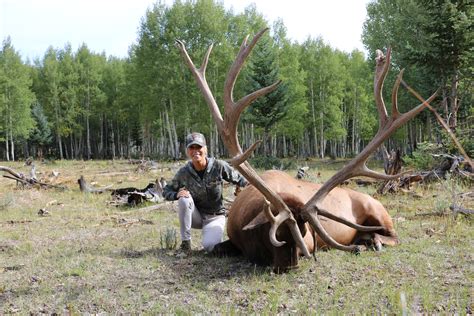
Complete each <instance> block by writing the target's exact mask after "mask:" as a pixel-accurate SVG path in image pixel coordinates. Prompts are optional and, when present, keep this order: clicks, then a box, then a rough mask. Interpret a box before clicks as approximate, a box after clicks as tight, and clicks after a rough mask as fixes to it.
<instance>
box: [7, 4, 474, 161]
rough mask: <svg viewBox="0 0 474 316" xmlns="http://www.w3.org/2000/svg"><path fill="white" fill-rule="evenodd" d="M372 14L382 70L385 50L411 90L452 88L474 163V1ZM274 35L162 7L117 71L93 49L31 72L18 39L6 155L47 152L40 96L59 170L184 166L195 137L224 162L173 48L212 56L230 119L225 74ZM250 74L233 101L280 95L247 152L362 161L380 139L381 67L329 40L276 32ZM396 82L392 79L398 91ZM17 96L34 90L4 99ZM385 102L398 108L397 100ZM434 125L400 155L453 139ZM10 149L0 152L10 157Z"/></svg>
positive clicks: (52, 54)
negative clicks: (84, 164) (257, 147)
mask: <svg viewBox="0 0 474 316" xmlns="http://www.w3.org/2000/svg"><path fill="white" fill-rule="evenodd" d="M368 13H369V17H368V20H367V21H366V23H365V28H364V43H365V44H366V46H367V47H368V49H369V53H370V56H371V58H372V57H373V53H374V51H375V49H376V48H384V46H385V45H386V44H387V43H389V44H391V45H392V47H393V55H392V57H393V58H392V62H393V66H394V67H393V68H394V69H399V68H402V67H406V68H407V70H406V72H405V77H404V80H405V81H406V82H408V83H410V84H411V85H412V86H413V87H414V88H415V89H417V90H418V91H419V92H420V93H421V95H422V96H424V97H426V96H429V95H430V94H431V93H432V92H433V90H434V89H435V88H437V87H438V86H441V87H442V92H441V93H440V95H444V96H445V97H444V98H443V99H442V100H441V102H440V103H439V104H438V103H437V101H435V102H433V103H432V105H433V106H437V107H441V109H442V110H440V111H439V112H440V113H441V114H442V115H443V116H444V117H449V118H450V124H451V125H452V126H455V125H456V124H455V123H456V121H457V120H458V121H459V124H458V126H457V127H456V134H457V135H459V136H460V138H461V139H462V140H463V141H464V145H465V147H466V148H467V150H468V151H470V152H472V147H473V146H472V141H470V139H472V132H471V131H470V126H472V123H470V120H472V118H471V119H470V117H472V113H471V112H472V106H471V104H472V95H473V93H472V82H471V81H472V78H470V77H472V76H469V74H470V73H472V69H471V68H472V52H470V51H469V47H471V46H472V45H471V43H472V34H471V33H472V32H468V31H467V30H469V29H470V28H472V20H473V19H472V5H469V4H468V2H467V1H464V0H460V1H451V0H437V1H434V2H431V1H426V0H395V1H388V0H378V1H374V2H371V3H369V5H368ZM425 13H427V14H425ZM264 27H269V23H268V21H267V20H266V19H265V17H264V16H263V14H262V13H260V12H258V11H257V7H256V5H254V4H253V5H250V6H248V7H247V8H246V9H245V10H244V12H243V13H240V14H235V13H234V12H233V11H231V10H226V9H225V7H224V5H223V4H222V3H220V2H217V1H215V0H197V1H175V2H174V3H173V4H171V5H166V4H165V3H164V2H157V3H155V4H154V5H153V6H152V7H150V9H148V10H147V11H146V12H145V13H144V16H143V18H142V20H141V22H140V27H139V31H138V36H137V41H136V43H135V44H133V45H132V46H131V48H130V50H129V56H128V58H126V59H119V58H114V57H109V58H106V57H105V53H101V54H97V53H95V52H93V51H91V50H90V49H89V48H88V47H87V44H83V45H82V46H81V47H79V49H78V50H77V51H73V50H72V48H71V45H70V44H65V45H64V47H62V48H53V47H49V48H48V49H47V51H46V52H45V54H44V56H43V58H41V59H38V60H35V62H34V65H33V66H31V65H24V64H23V63H22V62H21V59H20V56H19V55H18V53H17V52H15V51H14V49H13V46H12V45H11V43H10V40H9V39H8V40H6V41H5V43H6V44H5V45H6V46H5V45H4V46H5V47H8V49H4V52H3V55H2V56H3V57H2V58H3V59H2V62H3V64H4V65H5V66H4V67H0V86H1V89H0V95H1V96H2V97H0V113H1V116H0V121H1V122H0V142H2V143H3V142H4V141H5V139H7V135H8V139H9V140H10V141H13V143H17V144H22V143H23V141H24V140H25V139H26V141H28V142H29V143H31V145H35V143H37V141H38V139H35V137H36V136H37V135H38V133H37V131H35V132H34V133H31V130H32V128H33V127H34V124H35V120H33V118H32V116H31V113H32V112H31V109H30V108H31V105H32V104H34V97H35V96H36V99H37V100H38V103H39V104H41V106H42V107H43V110H44V115H45V117H46V120H47V122H48V125H49V127H50V129H51V131H52V134H53V135H52V138H53V139H52V141H48V142H47V143H46V145H45V147H47V148H45V149H46V150H47V151H48V152H50V153H51V154H52V155H55V156H58V157H59V158H90V157H94V158H109V157H115V156H116V155H122V156H130V155H142V154H145V155H149V156H160V157H164V158H169V157H173V158H178V157H179V156H180V150H181V149H182V148H183V146H182V142H183V138H184V136H185V135H186V134H187V133H188V132H189V131H191V130H199V131H201V132H204V133H205V134H207V135H210V137H211V139H212V140H213V144H212V145H213V149H214V150H215V153H213V154H216V155H219V156H224V155H225V150H224V148H223V146H222V143H221V141H220V140H219V139H218V137H217V136H215V133H216V128H215V123H214V122H213V120H212V118H211V116H210V114H209V111H208V109H207V105H206V102H205V100H204V99H203V97H202V95H201V92H200V91H199V89H198V87H197V86H196V83H195V81H194V78H193V77H192V75H191V73H190V72H189V70H188V69H187V67H186V65H185V64H184V63H183V60H182V57H181V56H180V55H179V52H178V50H177V49H176V48H175V47H174V45H173V44H174V41H175V39H181V40H183V41H184V42H185V45H186V48H187V49H188V52H189V54H190V55H191V57H192V59H193V60H194V62H195V64H196V66H198V67H199V66H200V63H201V60H202V58H203V56H204V54H205V52H206V51H207V49H208V47H209V45H210V44H213V45H214V48H213V51H212V53H211V56H210V59H209V63H208V65H207V70H206V79H207V82H208V84H209V87H210V89H211V90H212V92H213V95H214V98H215V100H216V101H217V103H218V105H219V106H220V107H221V106H222V97H223V87H224V82H225V78H226V75H227V71H228V69H229V67H230V65H231V63H232V62H233V60H234V58H235V56H236V53H237V51H238V49H239V47H240V45H241V43H242V40H243V39H244V38H245V36H246V35H249V36H250V38H251V37H252V36H253V35H255V34H256V33H257V32H258V31H259V30H261V29H262V28H264ZM407 29H410V30H415V31H413V32H407V31H406V30H407ZM451 48H452V49H451ZM7 56H10V57H8V58H7ZM7 59H8V60H10V62H8V63H7V62H6V60H7ZM13 61H14V62H13ZM247 63H248V64H247V65H245V66H244V67H243V68H242V70H241V73H240V76H239V78H238V80H237V82H236V84H235V87H234V91H233V96H234V99H235V101H237V100H239V99H240V98H242V96H244V95H247V94H248V93H250V92H253V91H255V90H256V89H259V88H261V87H263V86H268V85H270V84H273V83H274V82H275V81H277V80H282V84H281V85H280V87H279V88H278V89H277V90H276V91H274V92H273V93H271V94H269V95H266V96H264V97H262V98H259V99H257V100H256V102H255V103H253V104H252V105H251V106H250V107H249V108H248V109H247V110H246V111H245V112H244V113H243V116H242V121H243V122H245V121H246V122H247V123H248V122H251V123H254V124H253V125H252V124H247V123H246V124H242V125H241V127H244V126H245V128H247V127H251V128H252V130H251V131H247V130H246V131H245V132H243V131H242V130H240V131H239V133H240V134H241V135H243V136H244V137H245V138H246V139H244V140H243V143H244V145H245V146H248V144H250V143H252V142H254V141H255V140H256V139H263V140H264V144H263V146H262V147H261V150H262V153H265V154H267V155H268V154H270V153H272V154H276V155H277V156H302V157H308V156H321V157H324V156H325V155H330V156H332V157H341V156H353V155H356V154H357V153H359V152H360V151H361V149H362V147H363V145H364V144H366V143H367V141H369V140H370V139H371V138H372V137H373V135H374V133H375V131H376V130H377V125H378V124H377V112H376V109H375V106H374V102H373V66H374V63H373V60H370V59H369V60H366V58H365V57H364V54H363V53H362V52H358V51H353V52H351V53H345V52H341V51H338V50H336V49H333V48H332V47H331V46H330V45H328V44H327V43H325V42H324V41H323V40H322V39H321V38H308V39H307V40H306V41H305V42H304V43H301V44H300V43H297V42H292V41H291V40H290V39H288V37H287V32H286V27H285V25H284V24H283V21H281V20H277V21H276V22H275V23H274V24H273V25H272V27H271V30H270V32H268V33H267V34H265V35H264V37H263V38H262V39H261V41H259V43H257V46H256V47H255V48H254V50H253V52H252V54H250V56H249V59H248V62H247ZM395 75H396V72H390V73H389V75H388V77H387V80H386V82H385V86H386V87H390V86H391V85H392V83H393V82H394V77H395ZM12 78H13V79H12ZM13 86H15V87H23V88H22V89H21V90H18V89H16V88H15V89H13V88H12V89H10V90H8V91H7V90H5V87H13ZM6 91H7V92H6ZM31 92H34V95H33V94H32V93H31ZM8 93H10V94H8ZM12 93H13V94H12ZM383 93H384V96H385V100H390V89H385V91H384V92H383ZM7 94H8V96H7ZM3 96H7V97H6V98H5V97H3ZM398 100H399V108H400V110H401V111H402V112H405V111H407V110H410V109H411V108H413V107H414V106H415V105H416V104H418V103H419V101H418V100H416V99H415V98H413V97H412V96H410V95H409V94H408V93H406V91H404V89H400V92H399V95H398ZM387 103H388V104H387V105H388V106H389V105H390V104H389V103H390V102H387ZM461 105H462V106H461ZM459 106H461V107H460V108H459ZM388 109H389V110H390V107H388ZM454 113H457V116H456V115H453V114H454ZM470 113H471V114H470ZM429 115H430V113H429V112H427V111H424V112H423V113H421V115H420V116H419V118H418V119H415V120H413V121H412V122H410V123H409V124H410V125H409V127H408V128H401V129H400V130H398V131H397V132H396V134H395V135H394V136H393V137H392V141H394V142H395V143H398V144H400V146H407V141H406V140H407V139H408V140H409V143H410V144H409V145H410V146H413V145H414V141H415V139H429V140H432V139H433V138H436V140H437V141H439V140H440V136H439V135H441V133H436V130H433V128H434V127H433V126H432V125H430V124H427V123H429V122H430V119H429V117H428V116H429ZM36 121H37V122H38V119H37V120H36ZM451 121H452V122H451ZM9 122H21V124H12V123H9ZM408 131H410V133H408ZM420 133H421V135H419V134H420ZM29 135H31V138H30V139H27V138H28V137H29ZM33 135H36V136H33ZM53 141H54V145H53ZM281 145H282V146H281ZM52 146H55V147H56V148H51V147H52ZM23 147H24V148H27V147H28V146H16V147H15V148H16V150H15V152H18V151H19V148H23ZM34 147H35V146H33V148H34ZM275 147H276V148H275ZM4 148H5V146H0V154H2V153H3V152H4V151H5V149H4ZM24 154H25V155H27V153H26V152H25V153H24Z"/></svg>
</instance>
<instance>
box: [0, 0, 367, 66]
mask: <svg viewBox="0 0 474 316" xmlns="http://www.w3.org/2000/svg"><path fill="white" fill-rule="evenodd" d="M154 2H156V1H153V0H0V39H1V40H2V41H3V40H4V39H5V38H6V37H7V36H10V37H11V39H12V43H13V46H14V47H15V49H16V50H17V51H19V52H20V54H21V56H22V57H23V59H27V58H29V59H33V58H35V57H42V56H43V55H44V53H45V52H46V49H47V48H48V47H49V46H53V47H55V48H62V47H64V45H65V44H66V43H67V42H69V43H71V45H72V48H73V50H76V49H77V48H78V47H79V46H80V45H81V44H82V43H86V44H87V46H88V47H89V48H90V49H91V50H93V51H95V52H97V53H100V52H103V51H105V52H106V54H107V55H114V56H117V57H125V56H127V52H128V47H129V46H130V45H131V44H132V43H134V42H135V41H136V38H137V29H138V25H139V23H140V19H141V17H142V16H144V14H145V11H146V9H147V8H149V7H151V6H152V4H153V3H154ZM164 2H165V3H167V4H172V2H173V1H172V0H166V1H164ZM220 2H223V3H224V5H225V7H226V8H227V9H230V8H231V7H232V8H233V10H234V12H241V11H243V9H244V8H245V7H246V6H248V5H249V4H251V3H255V4H256V6H257V10H258V11H259V12H260V13H262V14H263V15H264V16H265V18H266V19H267V20H269V21H270V22H272V21H274V20H275V19H277V18H281V19H283V22H284V24H285V26H286V27H287V29H288V36H289V37H290V38H291V39H293V40H296V41H299V42H302V41H304V40H305V39H306V38H307V37H308V36H312V37H314V38H316V37H317V36H321V37H322V38H323V39H324V41H325V42H326V43H329V44H330V45H331V46H332V47H335V48H338V49H341V50H344V51H347V52H350V51H352V50H353V49H355V48H357V49H359V50H362V51H363V50H364V48H363V45H362V43H361V39H360V36H361V33H362V24H363V22H364V20H365V17H366V10H365V7H366V4H367V3H368V2H369V0H283V1H282V0H253V1H252V0H223V1H220Z"/></svg>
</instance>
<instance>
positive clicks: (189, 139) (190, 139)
mask: <svg viewBox="0 0 474 316" xmlns="http://www.w3.org/2000/svg"><path fill="white" fill-rule="evenodd" d="M192 145H199V146H201V147H204V146H206V138H205V137H204V135H203V134H201V133H191V134H189V135H188V136H186V148H189V147H190V146H192Z"/></svg>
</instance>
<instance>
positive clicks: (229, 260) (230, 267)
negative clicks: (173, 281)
mask: <svg viewBox="0 0 474 316" xmlns="http://www.w3.org/2000/svg"><path fill="white" fill-rule="evenodd" d="M115 256H118V257H121V258H126V259H140V258H145V260H146V258H148V257H152V258H156V259H158V261H159V264H160V265H163V266H164V267H163V268H166V270H169V271H174V273H175V275H176V276H177V277H184V278H187V277H189V278H193V280H195V281H197V282H199V281H203V282H206V280H207V281H209V280H210V279H230V278H239V277H243V276H250V275H261V274H268V273H269V272H270V271H271V269H270V268H269V267H262V266H258V265H255V264H253V263H250V262H249V261H248V260H247V259H246V258H245V257H243V256H232V257H217V256H214V255H209V254H207V253H206V252H205V251H204V250H192V251H191V252H188V253H184V252H182V251H180V250H176V249H174V250H169V249H162V248H158V247H151V248H146V249H142V250H137V249H130V248H125V249H122V250H120V251H119V252H118V254H117V253H116V254H115Z"/></svg>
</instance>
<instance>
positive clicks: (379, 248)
mask: <svg viewBox="0 0 474 316" xmlns="http://www.w3.org/2000/svg"><path fill="white" fill-rule="evenodd" d="M374 246H375V251H382V243H381V242H380V240H376V241H375V243H374Z"/></svg>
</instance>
